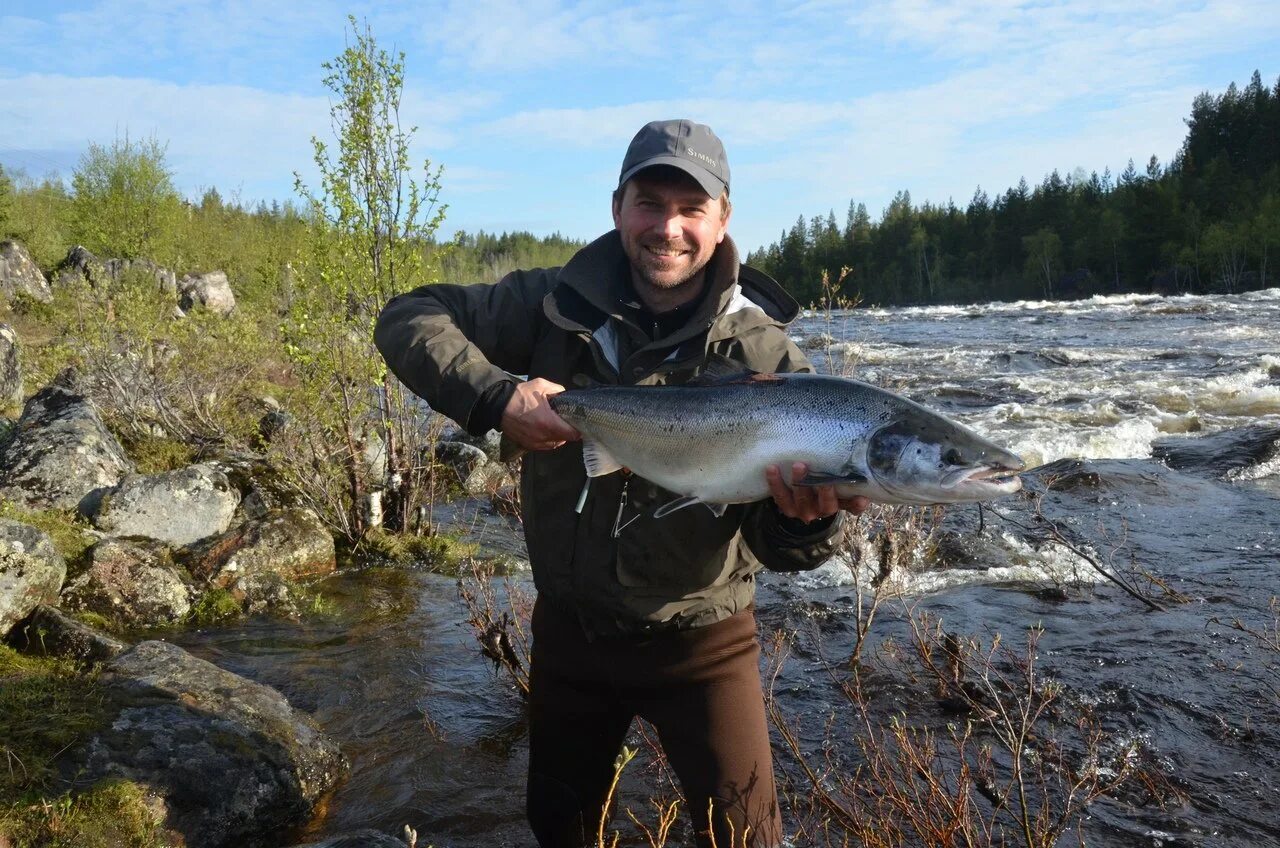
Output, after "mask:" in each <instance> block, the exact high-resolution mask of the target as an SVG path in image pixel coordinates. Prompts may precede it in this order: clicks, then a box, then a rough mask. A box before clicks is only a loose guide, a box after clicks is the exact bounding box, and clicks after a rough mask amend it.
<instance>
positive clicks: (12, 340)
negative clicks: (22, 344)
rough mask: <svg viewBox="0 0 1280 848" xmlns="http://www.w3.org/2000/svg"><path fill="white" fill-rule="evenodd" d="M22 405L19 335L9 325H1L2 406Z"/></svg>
mask: <svg viewBox="0 0 1280 848" xmlns="http://www.w3.org/2000/svg"><path fill="white" fill-rule="evenodd" d="M21 403H22V357H21V356H20V355H19V350H18V334H17V333H15V332H14V331H13V328H12V327H10V326H9V325H8V324H0V405H3V406H12V407H17V406H19V405H20V404H21Z"/></svg>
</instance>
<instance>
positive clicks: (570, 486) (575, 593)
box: [374, 231, 841, 635]
mask: <svg viewBox="0 0 1280 848" xmlns="http://www.w3.org/2000/svg"><path fill="white" fill-rule="evenodd" d="M708 273H709V279H710V280H711V283H710V288H709V290H708V292H707V295H706V297H705V298H704V299H703V300H702V302H701V304H700V306H699V308H698V309H697V310H696V311H695V312H694V313H693V316H692V318H691V319H690V320H689V321H688V322H687V323H686V324H685V325H684V326H683V327H682V328H681V329H678V330H676V331H675V332H673V333H671V334H670V335H667V336H666V337H663V338H660V339H658V340H656V341H654V340H651V339H650V337H649V335H648V333H646V328H642V327H640V326H638V325H637V323H636V320H635V317H634V316H635V311H634V309H633V308H632V307H633V306H634V304H632V305H631V306H630V307H629V306H628V299H629V298H633V297H634V295H632V294H631V289H630V286H629V285H628V284H627V282H626V281H627V279H628V274H629V270H628V264H627V258H626V255H625V254H624V253H623V251H622V243H621V240H620V239H619V237H618V234H617V232H616V231H614V232H610V233H608V234H606V235H604V236H602V237H600V238H599V239H597V240H596V241H594V242H592V243H591V244H589V245H587V246H586V247H585V248H583V249H582V250H580V251H579V252H578V253H577V254H575V255H574V256H573V258H572V259H570V261H569V262H568V264H566V265H565V266H564V267H562V268H549V269H538V270H532V271H515V272H513V273H511V274H508V275H507V276H506V277H504V278H503V279H502V280H501V281H499V282H498V283H495V284H493V285H472V286H454V285H430V286H423V287H421V288H419V289H416V290H414V291H412V292H409V293H408V294H404V295H400V296H398V297H396V298H394V299H393V300H391V302H390V303H388V304H387V306H386V308H385V309H384V310H383V312H382V314H381V316H380V317H379V319H378V324H377V328H376V330H375V332H374V339H375V341H376V343H377V345H378V349H379V350H380V351H381V352H382V355H383V357H384V358H385V359H386V361H387V364H388V366H390V368H391V370H392V371H393V372H394V373H395V374H396V376H397V377H399V378H400V380H401V381H402V382H403V383H404V384H405V385H406V386H408V387H409V388H410V389H412V390H413V391H414V392H415V393H416V394H418V395H420V396H421V397H422V398H424V399H425V400H426V401H427V403H429V404H430V405H431V407H432V408H433V409H435V410H437V411H439V412H441V413H442V414H444V415H447V416H448V417H450V418H452V419H453V420H454V421H457V422H459V423H460V424H462V425H463V426H466V424H467V422H468V420H469V419H470V418H471V416H472V415H473V413H475V412H476V410H477V408H478V407H477V404H478V402H479V401H480V399H481V397H482V395H483V394H484V393H485V391H486V390H487V389H490V388H491V387H492V386H493V385H494V384H495V383H496V382H498V381H502V380H510V379H511V375H512V374H518V375H527V376H528V377H530V378H533V377H543V378H545V379H548V380H552V381H554V382H556V383H559V384H561V385H564V386H568V387H570V388H572V387H574V386H583V385H589V384H593V383H606V384H644V385H657V384H663V383H682V382H686V381H688V380H689V379H691V378H692V377H693V376H695V375H696V374H697V373H698V372H699V371H700V370H701V369H702V368H703V367H704V363H705V362H706V361H707V358H708V357H709V356H716V355H718V356H719V357H725V358H728V359H731V360H734V361H736V362H739V363H742V364H743V365H744V366H746V367H748V368H750V369H752V370H756V371H763V372H775V371H776V372H785V371H810V370H812V367H811V366H810V364H809V362H808V360H806V359H805V357H804V354H803V353H801V352H800V350H799V348H797V347H796V346H795V344H794V343H792V342H791V340H790V339H788V338H787V334H786V332H785V330H784V327H785V325H786V323H787V322H789V321H790V320H792V319H793V318H794V317H795V316H796V313H797V311H798V309H797V305H796V302H795V300H794V299H792V298H791V296H790V295H788V294H787V293H786V292H785V291H783V289H782V288H781V287H780V286H779V285H778V284H777V283H776V282H774V281H773V280H772V279H770V278H769V277H768V276H766V275H765V274H762V273H761V272H759V271H756V270H755V269H753V268H750V267H747V266H745V265H740V264H739V261H738V253H737V249H736V248H735V246H734V244H733V242H732V241H731V240H730V239H728V238H726V239H725V240H724V241H723V242H722V243H721V245H720V247H719V248H718V249H717V250H716V253H715V254H714V255H713V257H712V259H711V262H710V263H709V265H708ZM523 463H524V464H523V473H522V475H521V481H520V494H521V503H522V504H523V520H524V530H525V538H526V541H527V544H528V548H529V560H530V562H531V564H532V566H533V577H534V582H535V584H536V586H537V589H538V592H539V594H540V595H541V597H542V598H543V599H544V600H545V601H546V602H549V603H551V604H553V605H555V606H558V607H560V608H562V609H564V610H566V611H569V612H571V613H573V614H576V615H577V616H578V617H579V619H580V620H581V621H582V622H583V625H584V627H586V628H587V630H588V632H591V633H594V634H598V635H605V634H616V633H645V632H652V631H654V630H659V629H663V628H669V627H679V628H685V627H697V626H701V625H704V624H710V623H712V622H715V621H719V620H721V619H724V618H727V617H728V616H730V615H732V614H734V613H735V612H738V611H740V610H742V609H745V608H746V607H747V606H748V605H750V604H751V602H752V600H753V597H754V591H755V582H754V577H753V575H754V574H755V572H757V571H758V570H759V569H760V568H761V566H767V567H770V568H774V569H778V570H783V571H797V570H803V569H807V568H812V567H814V566H816V565H818V564H819V563H821V562H822V561H823V560H825V559H826V558H827V557H829V556H830V555H831V553H832V551H833V550H834V548H835V545H836V540H837V536H838V533H839V528H840V524H841V522H840V520H839V519H837V520H836V521H835V522H834V523H832V524H830V525H829V526H825V527H823V529H822V530H821V531H819V532H815V533H808V534H801V535H796V534H794V533H792V532H789V531H788V528H787V527H786V526H784V525H785V524H786V521H785V520H782V521H780V518H781V516H780V514H779V513H778V512H777V510H776V508H775V507H774V506H773V503H772V501H762V502H758V503H754V504H739V505H735V506H731V507H729V509H728V511H727V512H726V513H725V514H724V516H722V517H721V518H716V517H715V516H714V515H712V514H711V511H710V510H707V509H703V508H700V507H696V506H695V507H689V508H686V509H682V510H679V511H677V512H675V513H672V514H670V515H668V516H666V517H664V518H661V519H654V518H653V517H652V513H653V511H654V510H655V509H656V508H657V507H658V506H661V505H662V504H664V503H666V502H667V501H669V500H672V499H673V498H674V497H675V495H673V494H672V493H670V492H668V491H666V490H663V489H661V488H660V487H658V486H657V485H655V484H652V483H649V482H648V481H646V480H644V479H642V478H640V477H631V478H630V480H629V482H626V496H627V497H626V503H625V504H624V505H623V506H622V516H621V520H620V523H625V524H626V527H625V529H623V530H622V532H621V533H620V534H619V535H618V537H617V538H614V534H613V528H614V525H615V521H618V516H619V506H620V503H621V502H622V495H623V486H624V473H622V472H619V473H615V474H610V475H608V476H605V477H599V478H596V479H594V480H593V481H592V482H591V487H590V491H589V494H588V496H587V499H586V502H585V505H584V507H583V509H582V512H581V513H580V514H579V513H577V512H575V511H574V506H575V503H576V501H577V499H578V497H579V494H580V492H581V491H582V487H583V483H584V481H585V479H586V472H585V470H584V468H583V464H582V447H581V444H580V443H571V444H567V445H565V446H563V447H561V448H559V449H557V450H554V451H539V452H530V453H528V454H526V455H525V457H524V460H523ZM627 522H630V523H627Z"/></svg>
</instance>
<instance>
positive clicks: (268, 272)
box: [0, 141, 584, 300]
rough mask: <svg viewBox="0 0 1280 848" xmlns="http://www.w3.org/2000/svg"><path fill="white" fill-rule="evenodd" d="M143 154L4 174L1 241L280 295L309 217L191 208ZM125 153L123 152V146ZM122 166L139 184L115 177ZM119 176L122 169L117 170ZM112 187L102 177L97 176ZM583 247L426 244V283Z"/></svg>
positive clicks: (275, 209)
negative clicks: (142, 261) (223, 277)
mask: <svg viewBox="0 0 1280 848" xmlns="http://www.w3.org/2000/svg"><path fill="white" fill-rule="evenodd" d="M125 145H127V146H128V147H129V149H131V150H134V151H141V152H140V153H138V154H135V155H132V156H121V155H120V154H119V151H118V150H113V149H109V148H97V147H95V148H93V149H91V150H90V151H89V152H88V153H87V154H86V155H85V157H84V161H83V162H82V163H81V166H80V168H79V169H78V170H77V172H76V174H75V176H74V177H73V179H72V184H71V186H68V185H67V184H66V183H65V182H64V181H63V180H62V178H61V177H59V176H58V175H56V174H50V175H47V176H45V177H44V178H42V179H33V178H31V177H30V176H28V175H26V174H22V173H11V174H6V173H5V171H4V169H3V168H0V239H4V238H16V239H17V240H19V241H21V242H22V243H23V244H24V245H26V247H27V249H28V250H29V251H30V252H31V255H32V258H34V259H35V261H36V264H38V265H39V266H40V267H41V268H43V269H44V270H45V271H46V272H48V271H51V270H52V269H53V268H54V267H56V266H57V264H58V263H59V262H60V261H61V260H62V258H63V257H65V256H66V255H67V251H68V250H69V249H71V248H72V247H73V246H75V245H77V244H81V245H84V246H85V247H87V248H89V250H91V251H92V252H93V253H95V254H97V255H98V256H100V257H102V258H108V257H126V258H131V259H133V258H146V259H151V260H153V261H155V262H159V263H160V264H161V265H165V266H167V267H170V268H173V269H174V270H176V271H177V272H178V273H180V274H181V273H186V272H200V271H211V270H222V271H226V272H227V274H228V276H229V277H230V279H231V281H232V285H233V286H234V287H235V289H236V292H237V295H238V296H240V295H247V296H248V297H249V299H250V300H253V299H254V298H255V295H261V296H263V297H267V296H274V295H275V294H276V293H278V291H279V289H280V288H282V287H287V286H288V285H289V280H290V272H289V268H290V267H291V266H292V265H294V264H295V263H296V262H297V261H298V258H299V257H300V256H302V255H303V254H304V253H305V252H306V250H307V238H308V229H307V225H308V221H307V212H306V211H305V210H303V209H302V208H301V207H300V206H297V205H295V204H293V203H289V202H285V203H280V202H273V203H270V204H268V203H257V204H245V203H242V202H240V201H239V200H237V199H235V198H224V197H223V196H222V194H221V193H220V192H219V191H218V190H217V189H216V188H210V189H208V190H206V191H205V192H204V194H203V195H202V197H201V198H200V199H199V200H198V201H196V202H194V203H192V202H189V201H184V200H183V199H182V198H181V197H180V196H179V195H178V193H177V191H176V190H174V188H173V187H172V183H171V182H170V180H169V177H168V174H167V172H166V171H165V169H164V166H163V159H164V149H163V146H160V145H156V144H155V143H154V142H149V141H144V142H125ZM120 146H121V145H119V144H117V148H118V147H120ZM104 160H105V161H106V163H107V164H109V165H112V166H116V165H118V160H125V161H127V162H129V163H131V164H132V165H133V170H134V173H133V174H131V175H130V177H131V179H128V180H125V181H120V180H118V179H114V176H115V174H114V172H113V171H112V168H111V167H107V166H106V165H104V164H103V162H104ZM116 170H118V168H116ZM100 171H102V172H108V173H111V174H112V177H113V178H112V179H106V178H104V179H94V176H95V175H96V174H97V173H98V172H100ZM583 244H584V242H581V241H574V240H573V239H569V238H565V237H563V236H561V235H559V234H558V233H557V234H555V235H551V236H535V235H533V234H532V233H528V232H513V233H506V232H504V233H502V234H501V235H498V234H494V233H487V232H485V231H483V230H481V231H479V232H477V233H474V234H472V233H467V232H459V233H457V234H456V235H455V236H454V237H453V238H452V239H441V240H433V241H428V242H425V243H423V244H421V246H420V250H421V252H422V254H423V258H424V260H425V263H426V266H427V267H428V268H429V269H434V271H429V272H428V274H427V278H428V279H432V278H434V279H439V280H440V281H442V282H464V283H474V282H493V281H494V280H497V279H498V278H499V277H501V276H502V275H503V274H505V273H507V272H508V271H511V270H514V269H515V268H529V267H546V266H554V265H563V264H564V263H565V262H566V261H567V260H568V259H569V257H570V256H572V255H573V253H574V252H575V251H576V250H577V249H578V248H580V247H582V245H583Z"/></svg>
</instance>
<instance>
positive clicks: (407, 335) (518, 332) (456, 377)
mask: <svg viewBox="0 0 1280 848" xmlns="http://www.w3.org/2000/svg"><path fill="white" fill-rule="evenodd" d="M554 282H555V269H551V270H543V269H539V270H533V271H515V272H513V273H511V274H508V275H507V276H505V277H503V278H502V279H501V280H499V281H498V282H497V283H494V284H492V285H487V284H481V285H471V286H455V285H444V284H436V285H427V286H422V287H420V288H417V289H414V290H413V291H411V292H408V293H406V294H402V295H397V296H396V297H394V298H392V299H391V300H390V302H388V303H387V305H386V307H385V308H383V310H382V314H381V315H379V316H378V322H377V324H376V326H375V327H374V331H373V339H374V343H375V344H376V345H377V347H378V351H379V352H380V353H381V354H382V358H383V359H385V360H386V362H387V366H388V367H389V368H390V369H391V371H392V373H394V374H395V375H396V376H397V377H399V378H400V382H402V383H404V384H405V385H406V386H408V387H409V389H410V390H412V391H413V393H414V394H416V395H418V396H419V397H421V398H423V399H424V400H425V401H426V402H427V403H428V404H430V405H431V408H432V409H434V410H436V411H437V412H440V413H442V414H444V415H447V416H448V417H450V418H452V419H453V420H454V421H457V422H458V423H459V424H461V425H462V426H463V427H467V428H468V429H471V427H470V423H471V419H472V416H473V415H477V414H478V413H481V412H482V409H481V407H482V406H483V403H482V399H483V398H484V397H485V395H486V392H489V393H490V397H492V396H493V392H491V390H492V389H493V388H494V386H495V385H497V384H498V383H501V382H504V381H510V380H511V374H521V375H523V374H527V373H528V372H529V360H530V357H531V356H532V351H533V347H534V343H535V341H536V339H537V334H538V333H539V328H540V327H541V315H542V298H543V297H544V296H546V294H547V292H548V291H549V290H550V288H551V286H552V285H553V284H554Z"/></svg>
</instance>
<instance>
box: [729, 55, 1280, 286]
mask: <svg viewBox="0 0 1280 848" xmlns="http://www.w3.org/2000/svg"><path fill="white" fill-rule="evenodd" d="M1187 126H1188V132H1187V137H1186V140H1185V142H1184V143H1183V146H1182V150H1181V151H1180V152H1179V154H1178V156H1177V157H1175V158H1174V160H1173V161H1172V162H1171V163H1170V164H1169V165H1168V166H1164V165H1161V163H1160V162H1159V161H1158V160H1157V159H1156V157H1154V156H1153V157H1151V159H1150V160H1149V161H1148V162H1147V165H1146V168H1145V169H1139V168H1138V167H1137V166H1136V165H1135V164H1134V163H1133V162H1129V164H1128V167H1126V168H1125V170H1124V171H1123V173H1121V174H1120V176H1119V178H1115V179H1113V177H1112V175H1111V173H1110V172H1109V171H1107V172H1104V173H1103V174H1102V175H1098V174H1097V173H1094V174H1085V173H1084V172H1083V171H1079V170H1078V171H1077V172H1076V173H1073V174H1070V175H1068V176H1066V177H1063V176H1062V175H1060V174H1059V173H1058V172H1057V171H1054V172H1053V173H1051V174H1049V175H1048V176H1046V177H1045V178H1044V180H1043V181H1042V182H1041V183H1040V184H1039V185H1036V186H1029V185H1028V184H1027V183H1026V181H1025V180H1023V181H1021V182H1019V184H1018V185H1017V186H1015V187H1013V188H1010V189H1008V190H1006V191H1005V192H1004V193H1003V194H1000V195H997V196H996V197H994V198H992V197H990V196H988V195H987V193H986V192H984V191H983V190H982V189H981V188H979V189H978V190H977V191H976V192H975V193H974V196H973V199H972V200H971V201H970V203H969V205H968V207H967V208H963V209H962V208H960V207H957V206H956V205H955V204H953V203H947V204H946V205H933V204H929V203H925V204H924V205H922V206H916V205H914V204H913V203H912V202H911V196H910V195H909V194H907V193H906V192H901V193H899V194H898V196H896V197H895V198H894V199H893V201H892V202H891V203H890V204H889V207H888V208H887V209H885V211H884V214H883V216H882V217H881V219H880V221H879V222H878V223H872V222H871V220H870V217H869V216H868V215H867V214H866V209H865V207H862V206H860V205H855V204H853V203H851V204H850V208H849V215H848V218H847V219H846V222H845V225H844V228H843V230H841V229H840V228H839V227H838V226H837V223H836V220H835V215H834V214H830V213H829V214H828V215H826V216H815V217H814V218H812V219H809V220H807V221H806V220H805V219H804V218H803V217H801V218H800V219H799V220H797V221H796V224H795V225H794V226H793V227H792V228H791V229H790V230H788V231H785V232H783V233H782V236H781V238H780V239H779V240H778V242H776V243H775V244H772V245H769V246H768V247H766V248H764V249H763V250H760V251H757V252H755V253H753V254H752V255H751V256H749V257H748V260H747V261H748V262H750V263H752V264H755V265H757V266H758V267H760V268H761V269H762V270H764V271H767V272H769V273H771V274H773V275H774V276H775V277H777V278H778V280H779V281H780V282H781V283H782V284H783V285H784V286H785V287H786V288H787V289H788V290H789V291H790V292H791V293H792V294H794V295H795V296H796V297H797V298H798V299H799V300H801V301H802V302H809V303H813V302H816V301H817V300H818V299H819V297H820V296H821V288H820V281H821V279H822V274H823V272H826V273H827V274H828V275H829V276H830V277H832V278H835V277H836V276H837V274H838V273H839V269H841V268H843V267H849V268H851V269H852V273H851V274H850V275H849V277H848V283H847V284H846V291H844V292H843V293H842V294H843V295H845V296H846V297H849V296H855V295H856V296H860V297H861V299H862V300H863V301H865V302H868V303H873V304H875V303H916V302H921V301H935V302H936V301H975V300H991V299H1005V300H1014V299H1037V298H1040V297H1046V296H1051V297H1068V298H1070V297H1084V296H1088V295H1091V294H1099V293H1111V292H1119V291H1146V290H1156V291H1164V292H1182V291H1208V290H1217V291H1239V290H1242V289H1246V288H1257V287H1261V286H1264V285H1273V284H1274V282H1273V279H1274V261H1273V260H1272V257H1273V256H1274V251H1275V245H1276V244H1277V242H1280V231H1278V230H1277V227H1280V223H1277V222H1278V221H1280V81H1278V82H1277V83H1276V85H1275V86H1274V87H1273V88H1271V89H1268V88H1266V87H1264V86H1263V85H1262V80H1261V77H1260V76H1259V74H1257V73H1256V72H1255V73H1254V75H1253V79H1252V80H1251V81H1250V83H1249V85H1248V86H1246V87H1245V88H1244V89H1243V90H1240V89H1238V88H1236V86H1234V85H1232V86H1231V87H1230V88H1228V89H1227V91H1226V92H1225V93H1223V94H1222V95H1219V96H1213V95H1210V94H1207V93H1206V94H1202V95H1201V96H1199V97H1197V98H1196V100H1195V102H1194V104H1193V105H1192V109H1191V117H1190V119H1188V121H1187ZM1269 277H1270V278H1272V281H1271V282H1269V281H1268V278H1269Z"/></svg>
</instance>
